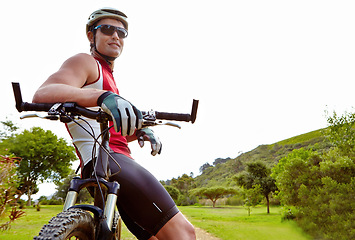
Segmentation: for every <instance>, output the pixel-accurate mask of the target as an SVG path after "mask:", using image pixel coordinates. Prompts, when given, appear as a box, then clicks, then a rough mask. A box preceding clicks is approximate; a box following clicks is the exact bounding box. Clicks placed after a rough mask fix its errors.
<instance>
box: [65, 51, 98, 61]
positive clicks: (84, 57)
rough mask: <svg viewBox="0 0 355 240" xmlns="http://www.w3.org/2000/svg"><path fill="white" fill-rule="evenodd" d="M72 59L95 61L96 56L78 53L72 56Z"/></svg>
mask: <svg viewBox="0 0 355 240" xmlns="http://www.w3.org/2000/svg"><path fill="white" fill-rule="evenodd" d="M70 59H72V60H74V61H91V62H95V58H94V57H93V56H91V55H89V54H87V53H78V54H76V55H74V56H72V57H71V58H70Z"/></svg>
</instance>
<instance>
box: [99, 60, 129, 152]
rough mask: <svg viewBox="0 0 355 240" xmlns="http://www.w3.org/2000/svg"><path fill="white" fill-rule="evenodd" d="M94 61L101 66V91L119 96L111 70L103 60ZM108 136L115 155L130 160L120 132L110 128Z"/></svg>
mask: <svg viewBox="0 0 355 240" xmlns="http://www.w3.org/2000/svg"><path fill="white" fill-rule="evenodd" d="M95 59H96V60H97V61H99V62H100V64H101V66H102V77H103V90H107V91H111V92H113V93H117V94H118V95H119V91H118V88H117V86H116V82H115V79H114V78H113V75H112V71H111V68H110V67H109V65H108V64H107V63H106V62H105V61H104V60H101V59H98V58H95ZM100 74H101V73H100ZM99 78H100V76H99ZM112 125H113V122H110V123H109V126H112ZM110 134H111V135H110V143H109V145H110V148H111V149H112V150H113V151H114V152H116V153H121V154H124V155H126V156H128V157H130V158H131V155H130V153H131V151H130V150H129V147H128V143H127V139H126V138H125V137H123V136H122V135H121V132H116V131H115V129H114V128H113V127H112V128H111V129H110Z"/></svg>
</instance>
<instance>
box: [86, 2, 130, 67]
mask: <svg viewBox="0 0 355 240" xmlns="http://www.w3.org/2000/svg"><path fill="white" fill-rule="evenodd" d="M103 18H112V19H116V20H118V21H120V22H122V23H123V26H124V27H125V29H126V30H128V22H127V16H126V14H124V13H123V12H121V11H119V10H117V9H114V8H101V9H99V10H96V11H94V12H93V13H92V14H91V15H90V16H89V18H88V22H87V24H86V35H87V34H88V32H93V34H94V42H93V43H90V48H91V49H92V48H94V50H95V51H96V52H97V53H98V54H99V55H100V56H101V57H103V58H104V59H105V61H106V62H107V63H109V64H111V63H110V62H111V61H114V60H115V59H116V58H117V57H110V56H107V55H105V54H102V53H100V52H99V51H98V50H97V48H96V31H97V30H95V29H94V28H95V27H96V23H97V22H98V21H100V20H101V19H103ZM89 40H90V39H89Z"/></svg>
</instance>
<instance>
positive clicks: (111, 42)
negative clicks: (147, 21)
mask: <svg viewBox="0 0 355 240" xmlns="http://www.w3.org/2000/svg"><path fill="white" fill-rule="evenodd" d="M104 24H107V25H112V26H115V27H121V28H124V25H123V23H122V22H120V21H118V20H116V19H111V18H105V19H101V20H100V21H99V22H98V23H97V24H96V26H99V25H104ZM90 41H93V38H91V39H90ZM123 45H124V40H123V39H122V38H119V37H118V34H117V32H114V33H113V34H112V35H111V36H108V35H105V34H103V33H102V32H101V30H100V29H97V30H96V48H97V50H98V51H99V52H100V53H101V54H104V55H107V56H110V57H119V56H120V55H121V52H122V50H123Z"/></svg>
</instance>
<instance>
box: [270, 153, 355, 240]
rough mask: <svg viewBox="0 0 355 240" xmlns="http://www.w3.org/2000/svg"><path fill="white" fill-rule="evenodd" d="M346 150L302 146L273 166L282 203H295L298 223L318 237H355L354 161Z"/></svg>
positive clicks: (293, 204) (292, 204)
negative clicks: (316, 150) (318, 150)
mask: <svg viewBox="0 0 355 240" xmlns="http://www.w3.org/2000/svg"><path fill="white" fill-rule="evenodd" d="M343 153H344V152H343V150H340V149H338V148H334V149H332V150H330V151H329V152H327V153H324V154H319V153H317V152H313V151H312V150H305V149H302V148H301V149H298V150H294V151H292V152H291V153H290V154H289V155H288V156H286V157H284V158H282V159H281V160H280V161H279V163H278V164H277V165H276V166H275V167H274V168H273V170H272V171H273V173H272V175H273V177H274V178H275V179H276V184H277V186H278V189H279V194H278V196H279V198H280V200H281V203H282V204H285V205H291V206H294V207H295V209H296V212H295V216H296V219H297V221H298V223H299V225H300V226H301V227H302V228H303V229H304V230H305V231H307V232H308V233H310V234H312V235H313V236H314V238H315V239H354V238H355V230H354V229H355V201H354V199H355V191H354V188H355V178H354V176H355V161H354V159H351V158H350V157H349V156H344V155H343Z"/></svg>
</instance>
